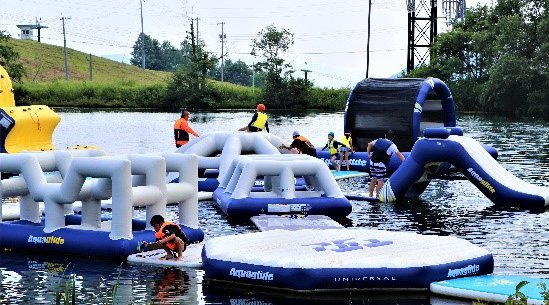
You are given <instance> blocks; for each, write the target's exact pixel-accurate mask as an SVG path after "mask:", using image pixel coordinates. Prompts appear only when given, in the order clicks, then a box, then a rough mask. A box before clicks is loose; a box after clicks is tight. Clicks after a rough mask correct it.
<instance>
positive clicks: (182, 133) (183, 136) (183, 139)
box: [173, 109, 199, 148]
mask: <svg viewBox="0 0 549 305" xmlns="http://www.w3.org/2000/svg"><path fill="white" fill-rule="evenodd" d="M190 116H191V114H190V112H189V111H187V109H183V111H181V118H180V119H179V120H177V121H175V124H173V136H174V138H175V147H177V148H179V147H181V146H183V145H185V144H187V143H189V133H190V134H192V135H193V136H195V137H199V135H198V133H196V131H194V130H193V129H192V128H191V127H190V126H189V117H190Z"/></svg>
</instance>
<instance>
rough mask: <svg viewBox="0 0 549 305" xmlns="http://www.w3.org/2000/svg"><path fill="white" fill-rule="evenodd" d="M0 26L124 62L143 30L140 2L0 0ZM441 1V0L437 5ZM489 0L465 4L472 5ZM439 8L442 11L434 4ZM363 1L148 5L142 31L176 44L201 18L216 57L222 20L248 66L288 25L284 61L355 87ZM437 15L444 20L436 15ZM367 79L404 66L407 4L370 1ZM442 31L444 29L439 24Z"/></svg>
mask: <svg viewBox="0 0 549 305" xmlns="http://www.w3.org/2000/svg"><path fill="white" fill-rule="evenodd" d="M0 1H1V2H2V13H1V14H0V29H2V30H5V31H7V32H8V33H10V34H11V35H12V37H15V38H17V37H18V35H19V33H20V32H19V29H18V28H17V27H16V25H17V24H27V23H35V20H36V18H39V19H40V18H41V19H42V23H43V24H44V25H46V26H48V27H49V28H48V29H44V30H43V31H42V41H43V42H45V43H49V44H54V45H60V46H62V45H63V35H62V27H61V21H60V17H61V16H66V17H71V18H72V19H70V20H67V21H66V32H67V45H68V47H70V48H74V49H77V50H80V51H83V52H91V53H93V54H95V55H99V56H103V55H121V56H123V57H124V58H125V60H126V61H127V60H128V58H130V57H131V54H130V53H131V51H132V46H133V44H134V42H135V40H136V39H137V37H138V36H139V34H140V32H141V24H140V17H139V5H140V4H139V0H126V1H122V0H93V1H90V0H0ZM441 1H442V0H439V3H440V2H441ZM489 2H490V0H468V1H467V4H468V5H469V6H472V5H476V4H478V3H489ZM439 6H441V5H440V4H439ZM367 15H368V1H366V0H361V1H358V0H315V1H313V0H301V1H295V0H277V1H264V0H255V1H254V0H224V1H221V0H145V1H144V3H143V18H144V28H145V33H146V34H148V35H150V36H152V37H153V38H156V39H158V40H160V41H163V40H169V41H170V42H171V43H172V44H173V45H175V46H179V44H180V42H181V41H182V40H183V39H184V38H185V36H186V35H187V34H186V32H187V31H189V30H190V21H189V18H197V17H198V18H200V20H199V22H198V29H199V36H200V38H201V39H203V40H204V41H205V42H206V45H207V48H208V50H209V51H212V52H216V53H217V54H220V53H221V43H220V40H219V34H220V33H221V25H220V24H218V23H220V22H225V26H224V28H225V33H226V35H227V40H226V50H227V53H228V57H229V58H231V59H234V60H236V59H241V60H244V61H245V62H247V63H249V64H252V62H253V61H254V59H253V57H252V56H250V55H249V52H250V44H251V40H252V39H253V38H255V37H257V33H258V32H259V31H260V30H261V29H262V28H264V27H265V26H267V25H270V24H274V25H275V26H277V27H279V28H282V27H283V28H287V29H288V30H290V31H291V32H292V33H294V34H295V45H294V46H293V47H292V49H291V52H290V53H289V54H288V56H287V60H288V61H289V62H290V63H291V64H292V65H293V66H294V68H295V69H296V70H300V69H304V68H306V69H309V70H312V71H313V72H312V73H311V74H310V78H311V79H312V80H313V81H314V82H315V84H316V85H318V86H322V87H341V86H353V85H354V84H355V83H356V82H358V81H360V80H361V79H362V78H364V75H365V71H366V38H367V22H366V21H367ZM439 15H442V14H441V13H439ZM371 24H372V28H371V33H372V36H371V46H370V50H371V53H370V54H371V55H370V77H389V76H391V75H394V74H396V73H398V72H399V71H401V70H402V69H404V68H405V67H406V43H407V40H406V29H407V12H406V1H405V0H374V1H373V5H372V20H371ZM439 25H440V29H439V31H444V30H445V27H444V22H443V20H440V22H439Z"/></svg>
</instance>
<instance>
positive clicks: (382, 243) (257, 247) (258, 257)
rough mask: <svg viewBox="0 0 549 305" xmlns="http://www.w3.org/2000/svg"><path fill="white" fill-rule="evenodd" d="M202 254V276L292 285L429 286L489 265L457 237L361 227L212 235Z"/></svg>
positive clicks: (490, 264)
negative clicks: (203, 273) (203, 274)
mask: <svg viewBox="0 0 549 305" xmlns="http://www.w3.org/2000/svg"><path fill="white" fill-rule="evenodd" d="M397 254H398V255H397ZM202 257H203V263H204V270H205V272H206V276H207V277H208V278H209V279H212V280H218V281H229V282H236V283H239V284H251V285H258V286H265V287H271V288H282V289H290V290H294V291H326V290H328V291H334V290H349V289H382V290H383V289H393V290H394V289H403V290H404V289H428V288H429V285H430V284H431V283H432V282H436V281H441V280H447V279H454V278H458V277H464V276H472V275H482V274H489V273H492V271H493V267H494V261H493V258H492V255H491V254H490V253H488V252H487V251H486V250H484V249H482V248H480V247H478V246H475V245H473V244H471V243H470V242H468V241H465V240H462V239H459V238H455V237H449V236H433V235H419V234H415V233H406V232H390V231H381V230H371V229H362V228H361V229H332V230H298V231H285V230H274V231H266V232H258V233H250V234H241V235H232V236H222V237H216V238H212V239H210V240H208V241H207V242H206V243H205V246H204V251H203V255H202Z"/></svg>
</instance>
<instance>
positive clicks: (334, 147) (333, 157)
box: [322, 131, 344, 172]
mask: <svg viewBox="0 0 549 305" xmlns="http://www.w3.org/2000/svg"><path fill="white" fill-rule="evenodd" d="M342 146H344V145H343V143H340V142H338V141H336V140H334V133H333V132H332V131H330V132H329V133H328V142H327V143H326V145H324V147H323V148H322V150H325V149H326V148H328V152H329V153H330V162H331V163H332V166H333V167H334V169H335V170H336V171H338V172H339V170H340V169H341V163H340V164H338V163H337V159H338V158H339V148H340V147H342Z"/></svg>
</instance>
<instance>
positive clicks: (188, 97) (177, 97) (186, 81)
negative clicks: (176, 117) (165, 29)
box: [168, 40, 217, 109]
mask: <svg viewBox="0 0 549 305" xmlns="http://www.w3.org/2000/svg"><path fill="white" fill-rule="evenodd" d="M181 46H182V54H183V57H184V58H185V61H184V62H183V64H181V65H180V66H179V67H178V68H177V70H176V71H175V72H174V74H173V76H172V78H171V80H170V82H169V84H168V94H169V96H168V100H169V107H171V108H177V107H189V108H198V109H205V108H212V107H214V104H215V99H214V98H212V92H211V91H212V89H211V88H210V87H209V85H208V81H207V76H208V74H209V73H210V71H212V70H213V69H215V67H216V64H217V58H216V57H215V56H214V55H212V54H211V53H210V52H207V51H205V50H204V44H203V43H199V44H196V45H195V46H194V48H193V46H192V44H191V43H190V42H188V41H186V40H185V41H183V43H182V45H181Z"/></svg>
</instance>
